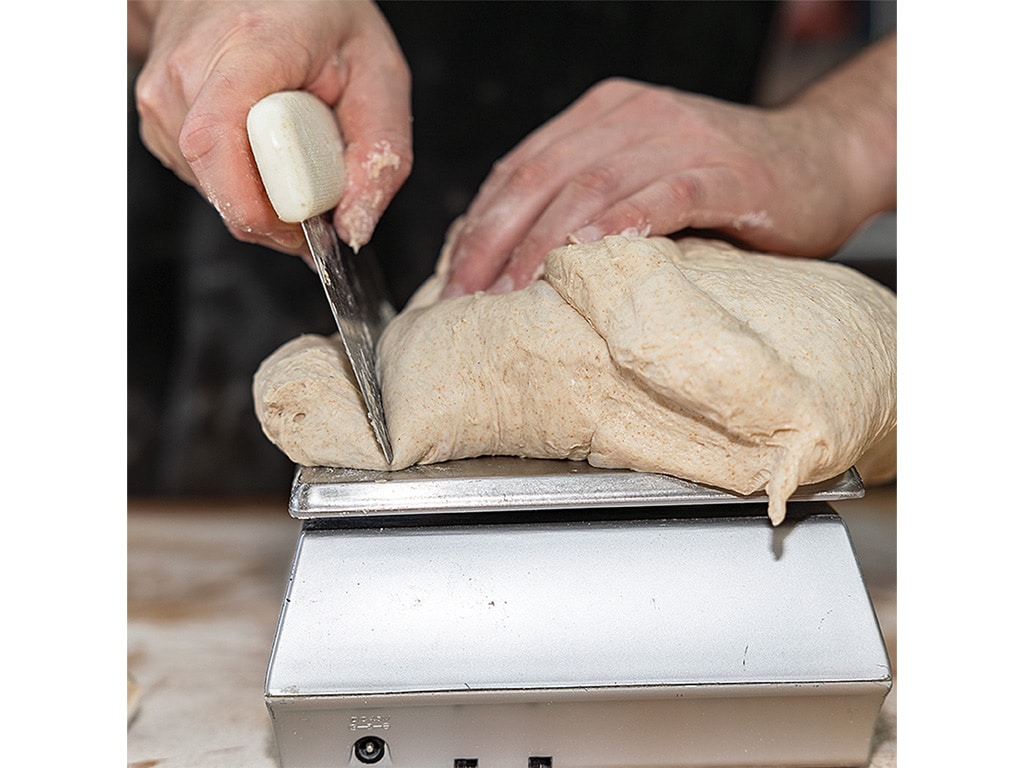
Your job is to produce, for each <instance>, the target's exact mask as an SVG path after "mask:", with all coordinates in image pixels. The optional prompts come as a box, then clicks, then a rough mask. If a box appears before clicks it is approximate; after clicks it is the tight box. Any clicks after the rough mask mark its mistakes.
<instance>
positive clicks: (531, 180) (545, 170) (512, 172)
mask: <svg viewBox="0 0 1024 768" xmlns="http://www.w3.org/2000/svg"><path fill="white" fill-rule="evenodd" d="M505 175H506V177H507V179H508V188H509V190H510V191H511V192H512V193H513V194H523V193H530V192H533V191H534V190H536V189H538V188H539V187H541V186H543V185H544V184H545V183H546V182H547V181H548V180H549V179H550V178H551V176H552V166H551V164H550V163H548V162H546V161H544V160H528V161H527V162H525V163H523V164H521V165H519V166H517V167H516V168H514V169H509V170H507V171H506V173H505Z"/></svg>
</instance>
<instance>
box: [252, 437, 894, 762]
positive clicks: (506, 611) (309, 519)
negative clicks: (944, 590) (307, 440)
mask: <svg viewBox="0 0 1024 768" xmlns="http://www.w3.org/2000/svg"><path fill="white" fill-rule="evenodd" d="M863 492H864V491H863V486H862V484H861V482H860V479H859V477H858V476H857V475H856V472H855V471H853V470H850V471H848V472H847V473H846V474H844V475H842V476H840V477H839V478H836V479H835V480H833V481H830V482H827V483H821V484H819V485H815V486H806V487H804V488H801V489H800V490H799V491H798V493H797V494H796V495H794V497H793V498H792V499H791V500H790V502H789V504H788V505H787V518H786V521H785V522H784V523H783V524H782V525H781V526H779V527H777V528H776V527H773V526H772V525H771V523H770V521H769V520H768V517H767V499H766V497H765V496H764V495H763V494H756V495H752V496H740V495H737V494H732V493H729V492H726V491H722V490H718V489H713V488H707V487H705V486H701V485H698V484H695V483H689V482H686V481H683V480H677V479H676V478H672V477H668V476H664V475H656V474H650V473H639V472H632V471H630V470H602V469H597V468H594V467H591V466H589V465H587V464H584V463H580V462H570V461H547V460H539V459H516V458H503V457H502V458H483V459H465V460H459V461H452V462H447V463H445V464H437V465H430V466H419V467H412V468H410V469H407V470H402V471H399V472H372V471H363V470H348V469H337V468H324V467H299V468H298V469H297V471H296V475H295V481H294V483H293V488H292V495H291V500H290V503H289V509H290V513H291V514H292V515H293V516H294V517H296V518H298V519H301V520H303V525H302V530H301V532H300V534H299V539H298V544H297V548H296V553H295V558H294V561H293V565H292V573H291V578H290V581H289V584H288V589H287V593H286V596H285V599H284V604H283V606H282V611H281V618H280V622H279V625H278V630H277V635H276V638H275V641H274V648H273V651H272V654H271V659H270V665H269V670H268V673H267V681H266V704H267V707H268V710H269V712H270V715H271V718H272V721H273V726H274V732H275V738H276V742H277V748H278V755H279V759H280V763H281V765H282V767H283V768H307V767H310V768H312V767H316V768H330V767H333V766H364V765H377V766H394V767H395V768H400V767H401V768H404V767H406V766H408V767H409V768H492V767H500V768H653V767H654V766H666V767H667V766H855V765H865V764H866V763H867V762H868V760H869V758H870V749H871V739H872V735H873V733H874V727H875V721H876V719H877V716H878V713H879V710H880V708H881V705H882V702H883V700H884V698H885V696H886V694H887V693H888V691H889V689H890V687H891V684H892V675H891V670H890V665H889V659H888V656H887V654H886V650H885V645H884V642H883V640H882V635H881V632H880V630H879V627H878V622H877V619H876V617H875V613H874V609H873V607H872V605H871V601H870V598H869V596H868V594H867V590H866V588H865V586H864V582H863V579H862V577H861V574H860V569H859V567H858V565H857V561H856V556H855V554H854V551H853V547H852V544H851V542H850V538H849V534H848V532H847V529H846V526H845V524H844V523H843V521H842V520H841V518H840V517H839V516H838V515H837V514H836V513H835V512H834V511H833V510H832V509H831V508H830V507H829V506H828V503H827V502H828V501H831V500H839V499H844V498H856V497H859V496H861V495H863Z"/></svg>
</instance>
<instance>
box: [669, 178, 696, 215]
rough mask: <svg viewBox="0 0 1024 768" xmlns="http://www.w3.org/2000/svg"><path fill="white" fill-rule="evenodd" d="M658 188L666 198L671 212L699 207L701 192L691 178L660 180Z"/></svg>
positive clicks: (694, 180)
mask: <svg viewBox="0 0 1024 768" xmlns="http://www.w3.org/2000/svg"><path fill="white" fill-rule="evenodd" d="M660 186H661V188H662V189H663V190H664V192H665V195H666V196H667V197H668V199H669V201H670V207H671V208H672V210H690V209H693V208H696V207H699V206H700V203H701V200H702V198H703V190H702V188H701V185H700V184H699V183H698V182H697V181H696V179H694V178H693V176H691V175H689V174H678V175H675V176H670V177H668V178H666V179H662V181H661V185H660Z"/></svg>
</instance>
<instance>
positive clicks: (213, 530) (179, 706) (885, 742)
mask: <svg viewBox="0 0 1024 768" xmlns="http://www.w3.org/2000/svg"><path fill="white" fill-rule="evenodd" d="M834 506H835V507H836V509H837V511H839V512H840V514H842V515H843V517H844V519H845V520H846V522H847V525H848V526H849V528H850V531H851V536H852V537H853V540H854V547H855V549H856V551H857V555H858V559H859V561H860V564H861V569H862V571H863V573H864V578H865V582H866V583H867V585H868V589H869V591H870V592H871V595H872V599H873V600H874V604H875V610H876V613H877V614H878V618H879V623H880V624H881V627H882V631H883V634H884V636H885V640H886V643H887V645H888V648H889V655H890V658H891V660H892V666H893V671H894V673H895V670H896V489H895V486H889V487H884V488H872V489H869V490H868V492H867V494H866V496H865V498H864V499H858V500H855V501H845V502H841V503H839V504H835V505H834ZM127 531H128V624H127V627H128V638H127V640H128V641H127V647H128V674H129V697H130V699H133V701H134V706H133V708H134V716H132V717H130V719H129V723H128V750H127V755H128V765H129V767H130V768H276V766H277V758H276V750H275V747H274V740H273V733H272V730H271V725H270V719H269V716H268V714H267V710H266V707H265V705H264V701H263V684H264V677H265V675H266V670H267V663H268V661H269V657H270V649H271V645H272V643H273V640H274V632H275V630H276V626H277V620H278V614H279V612H280V608H281V600H282V597H283V595H284V589H285V586H286V584H287V579H288V570H289V567H290V565H291V558H292V555H293V552H294V547H295V542H296V537H297V535H298V532H299V523H298V522H297V521H295V520H293V519H291V518H290V517H289V516H288V513H287V500H286V499H284V498H282V499H280V500H261V501H236V502H230V503H228V502H224V501H216V502H209V503H203V502H190V503H180V502H177V503H176V502H154V501H148V500H147V501H142V500H139V501H129V504H128V524H127ZM132 681H134V684H135V685H134V691H133V685H132ZM133 693H134V696H133ZM895 765H896V689H895V687H894V688H893V690H892V692H891V693H890V694H889V696H888V697H887V699H886V701H885V704H884V705H883V708H882V715H881V717H880V718H879V721H878V726H877V729H876V735H875V747H874V752H873V756H872V760H871V763H870V766H871V768H890V766H895Z"/></svg>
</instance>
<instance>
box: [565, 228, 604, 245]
mask: <svg viewBox="0 0 1024 768" xmlns="http://www.w3.org/2000/svg"><path fill="white" fill-rule="evenodd" d="M602 237H604V232H602V231H601V230H600V229H598V228H597V227H595V226H594V225H593V224H588V225H587V226H585V227H583V228H582V229H577V230H576V231H575V232H573V233H572V234H571V235H569V237H568V238H566V239H567V240H568V241H569V242H570V243H572V244H574V245H578V244H580V243H596V242H597V241H598V240H600V239H601V238H602Z"/></svg>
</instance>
